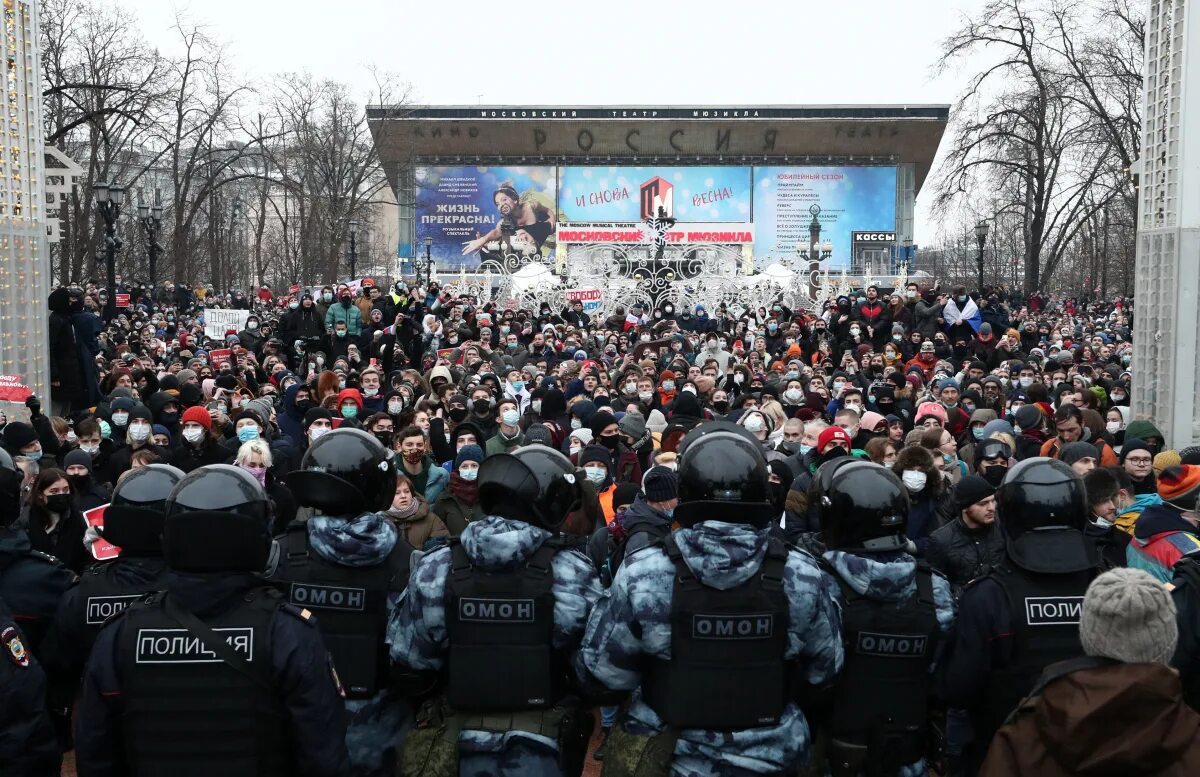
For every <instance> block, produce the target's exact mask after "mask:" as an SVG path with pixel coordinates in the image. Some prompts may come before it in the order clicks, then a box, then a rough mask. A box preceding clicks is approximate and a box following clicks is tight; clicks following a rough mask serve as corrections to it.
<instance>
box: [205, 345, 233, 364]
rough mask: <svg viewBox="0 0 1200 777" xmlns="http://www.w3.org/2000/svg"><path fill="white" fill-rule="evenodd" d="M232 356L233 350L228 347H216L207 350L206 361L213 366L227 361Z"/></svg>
mask: <svg viewBox="0 0 1200 777" xmlns="http://www.w3.org/2000/svg"><path fill="white" fill-rule="evenodd" d="M232 358H233V351H232V350H230V349H229V348H216V349H213V350H211V351H209V352H208V362H209V364H212V365H213V366H214V367H215V366H218V365H220V364H221V362H227V361H229V360H230V359H232Z"/></svg>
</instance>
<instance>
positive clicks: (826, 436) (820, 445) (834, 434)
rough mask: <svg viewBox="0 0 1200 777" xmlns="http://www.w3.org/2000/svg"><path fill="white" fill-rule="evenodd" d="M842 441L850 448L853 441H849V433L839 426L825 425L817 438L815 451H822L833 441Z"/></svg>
mask: <svg viewBox="0 0 1200 777" xmlns="http://www.w3.org/2000/svg"><path fill="white" fill-rule="evenodd" d="M839 441H840V442H844V443H846V447H847V448H850V447H851V446H852V445H853V443H852V442H851V441H850V435H849V434H847V433H846V430H845V429H843V428H842V427H840V426H830V427H827V428H826V429H825V430H824V431H823V432H821V436H820V437H818V438H817V453H824V452H825V448H826V447H827V446H828V445H829V444H830V443H833V442H839Z"/></svg>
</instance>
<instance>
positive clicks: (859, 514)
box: [811, 458, 954, 777]
mask: <svg viewBox="0 0 1200 777" xmlns="http://www.w3.org/2000/svg"><path fill="white" fill-rule="evenodd" d="M814 488H815V493H814V494H813V498H812V499H811V503H812V504H813V505H814V506H815V509H816V511H817V515H818V518H819V519H820V522H821V535H822V537H823V538H824V542H825V547H826V548H827V550H826V551H825V553H824V558H823V561H824V566H825V568H826V570H827V571H828V573H829V574H830V575H831V576H832V578H833V580H834V582H835V583H836V585H837V586H838V588H839V590H840V593H841V602H840V604H841V613H842V644H843V645H844V648H845V653H846V663H845V666H844V667H843V669H842V673H841V674H840V675H839V676H838V679H837V683H836V684H835V686H834V692H833V694H832V709H831V711H830V715H829V719H828V720H827V721H824V726H823V727H824V728H825V729H826V730H828V732H829V735H830V742H829V748H828V754H827V755H828V759H829V767H830V771H831V773H832V774H833V775H834V776H835V777H842V776H843V775H844V776H845V777H858V775H866V774H898V773H900V770H901V769H904V770H905V773H908V774H924V773H925V771H926V769H925V764H924V757H925V743H926V741H927V731H926V722H927V719H928V716H927V714H926V713H927V711H926V705H927V701H928V697H929V695H930V691H931V690H932V688H931V685H932V683H931V680H930V676H929V670H930V668H931V667H932V665H933V661H934V658H935V656H936V654H937V647H938V644H939V642H940V640H941V639H942V635H943V634H945V633H946V632H948V631H949V629H950V627H951V625H952V624H953V622H954V600H953V595H952V593H951V590H950V584H949V583H948V582H947V581H946V579H945V578H944V577H942V576H941V575H939V574H937V573H935V572H933V571H932V570H931V569H930V568H929V567H928V566H926V565H925V564H918V563H917V561H916V560H915V559H914V558H913V557H912V556H910V555H908V554H907V553H905V552H904V548H905V545H906V544H907V538H906V537H905V527H906V525H907V523H908V510H909V505H908V494H907V491H906V490H905V488H904V484H903V483H901V482H900V479H899V478H897V477H896V476H895V475H894V474H892V471H891V470H889V469H887V468H885V467H881V466H879V465H878V464H873V463H871V462H866V461H859V460H856V459H850V458H843V459H840V460H837V461H832V462H829V463H827V464H825V465H824V466H822V467H821V469H819V470H818V471H817V475H816V478H815V481H814ZM867 700H869V702H868V701H867Z"/></svg>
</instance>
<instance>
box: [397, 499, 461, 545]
mask: <svg viewBox="0 0 1200 777" xmlns="http://www.w3.org/2000/svg"><path fill="white" fill-rule="evenodd" d="M413 498H414V499H416V500H417V511H416V512H415V513H413V514H412V515H410V516H408V517H407V518H399V517H397V516H396V514H395V513H393V512H392V511H391V510H389V511H388V513H387V515H388V517H389V518H391V519H392V522H393V523H395V524H396V528H397V529H399V530H400V532H401V533H402V534H403V535H404V539H406V540H408V544H409V545H412V546H413V547H414V548H416V549H417V550H420V549H421V548H423V547H425V543H426V542H427V541H429V540H431V539H436V538H437V537H449V536H450V532H449V531H448V530H447V529H446V524H444V523H442V519H441V518H439V517H437V515H435V514H434V513H433V512H431V511H430V509H429V503H428V502H426V501H425V499H424V498H423V497H420V496H416V495H415V494H414V495H413Z"/></svg>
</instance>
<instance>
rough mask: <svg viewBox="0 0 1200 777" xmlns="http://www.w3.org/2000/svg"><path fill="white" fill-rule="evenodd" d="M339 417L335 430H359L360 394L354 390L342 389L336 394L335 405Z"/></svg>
mask: <svg viewBox="0 0 1200 777" xmlns="http://www.w3.org/2000/svg"><path fill="white" fill-rule="evenodd" d="M336 407H337V409H338V415H339V416H340V418H339V420H338V423H337V428H338V429H342V428H351V429H361V428H362V421H361V420H360V419H359V417H358V416H359V413H361V412H362V410H363V400H362V394H360V393H359V391H358V389H356V388H347V389H342V390H341V391H339V392H338V396H337V405H336Z"/></svg>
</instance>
